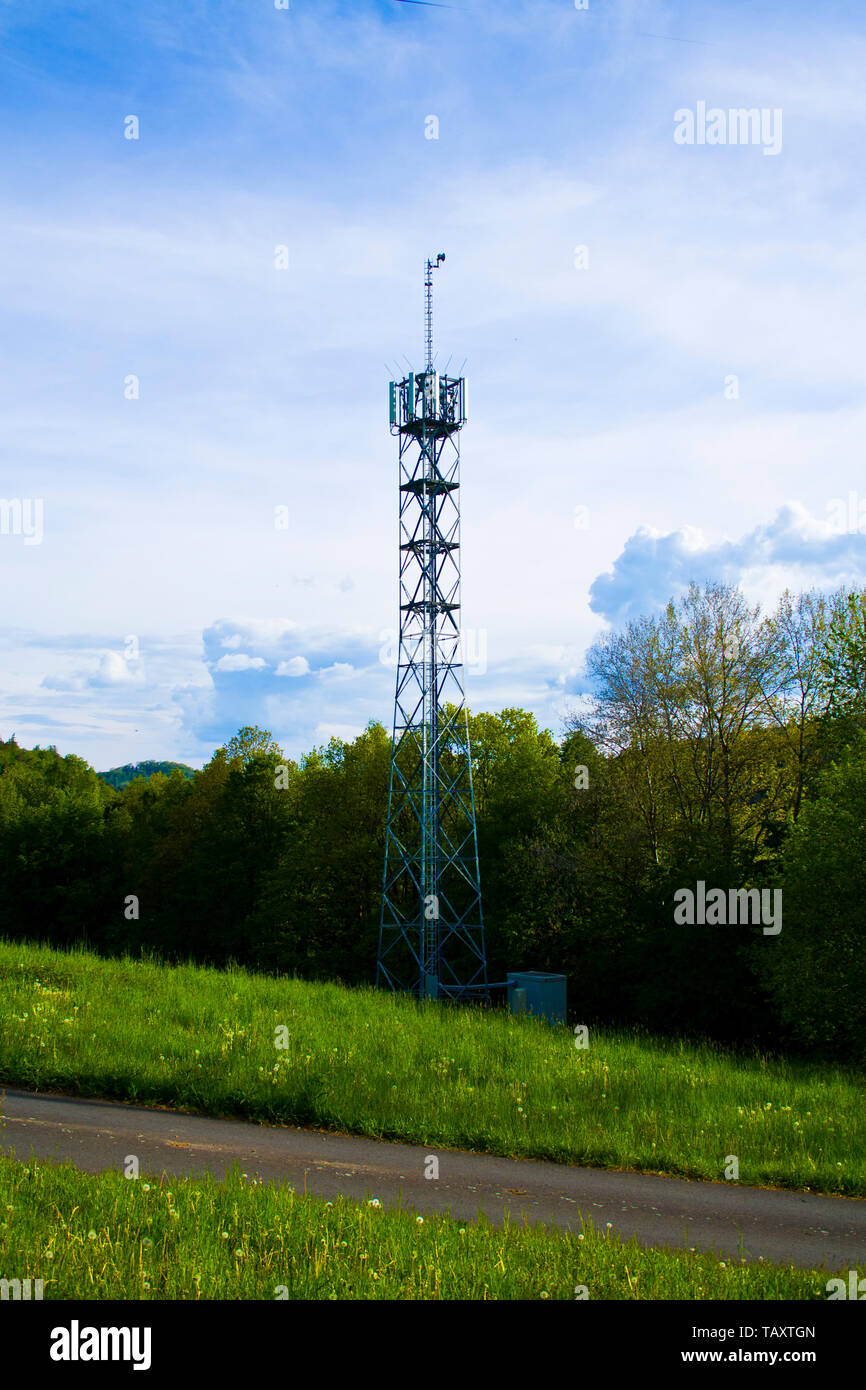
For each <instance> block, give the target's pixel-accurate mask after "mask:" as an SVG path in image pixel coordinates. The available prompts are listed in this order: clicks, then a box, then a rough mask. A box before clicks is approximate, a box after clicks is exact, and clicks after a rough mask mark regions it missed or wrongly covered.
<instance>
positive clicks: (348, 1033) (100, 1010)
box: [0, 942, 866, 1196]
mask: <svg viewBox="0 0 866 1390" xmlns="http://www.w3.org/2000/svg"><path fill="white" fill-rule="evenodd" d="M0 1017H2V1019H3V1027H2V1035H0V1083H5V1084H6V1085H10V1086H11V1085H17V1086H22V1087H29V1088H31V1089H41V1090H48V1091H51V1090H53V1091H58V1092H65V1093H70V1094H74V1093H78V1094H81V1095H91V1096H104V1097H109V1098H116V1099H122V1100H129V1101H136V1102H138V1103H140V1104H151V1105H165V1106H171V1107H176V1108H178V1109H188V1110H194V1111H199V1112H201V1113H203V1114H211V1115H241V1116H248V1117H250V1118H254V1119H258V1120H262V1121H265V1122H267V1123H270V1124H281V1123H285V1124H289V1123H291V1124H299V1125H312V1126H318V1127H320V1128H330V1129H335V1130H341V1131H344V1132H346V1133H357V1134H365V1135H371V1136H374V1137H380V1138H387V1139H396V1140H402V1141H404V1142H407V1143H417V1144H423V1145H426V1146H428V1147H437V1146H438V1147H440V1148H462V1149H474V1150H479V1151H486V1152H491V1153H497V1154H502V1155H506V1156H510V1155H513V1156H517V1157H523V1158H545V1159H552V1160H554V1161H556V1162H561V1163H575V1164H589V1165H594V1166H597V1167H610V1168H631V1169H638V1170H644V1171H647V1172H656V1173H672V1174H681V1175H685V1176H688V1177H695V1178H710V1179H717V1180H723V1176H724V1164H725V1159H726V1156H727V1155H729V1154H734V1155H736V1156H737V1158H738V1160H739V1180H740V1182H741V1183H747V1184H758V1185H764V1186H778V1187H793V1188H800V1189H806V1190H811V1191H813V1192H828V1193H841V1194H847V1195H852V1196H853V1195H858V1196H863V1195H866V1095H864V1087H863V1077H862V1076H860V1075H858V1074H856V1073H853V1072H845V1071H842V1070H839V1069H835V1068H832V1067H829V1066H827V1067H824V1066H818V1065H814V1066H809V1065H803V1064H798V1065H795V1064H792V1063H786V1062H783V1061H768V1060H767V1059H765V1058H761V1057H755V1058H752V1059H750V1058H745V1057H740V1056H737V1055H734V1054H729V1053H726V1052H724V1051H723V1050H722V1049H719V1048H714V1047H708V1046H706V1047H704V1046H692V1045H687V1044H682V1045H680V1044H676V1043H667V1042H665V1043H663V1042H661V1041H654V1040H653V1039H652V1038H649V1037H642V1036H634V1035H631V1036H630V1035H616V1034H612V1033H609V1034H601V1033H591V1034H590V1038H589V1043H590V1046H589V1048H588V1049H587V1050H578V1049H577V1048H575V1046H574V1038H573V1036H572V1034H571V1033H570V1032H569V1031H568V1030H567V1029H565V1028H550V1027H548V1026H547V1025H546V1024H544V1023H540V1022H536V1021H534V1020H526V1019H514V1018H511V1017H510V1016H509V1015H507V1014H506V1013H504V1012H499V1011H492V1012H489V1013H487V1014H484V1013H483V1012H482V1011H480V1010H475V1009H453V1008H448V1007H445V1006H441V1005H437V1004H422V1005H418V1004H416V1003H415V1002H414V1001H412V1000H408V999H400V998H397V997H394V996H389V995H384V994H381V993H378V992H377V991H375V990H372V989H361V990H349V989H345V988H342V987H341V986H338V985H327V984H326V985H318V984H309V983H304V982H302V981H299V980H292V979H274V978H270V977H266V976H257V975H250V974H246V973H244V972H242V971H217V970H206V969H200V968H197V967H192V966H184V967H168V966H164V965H158V964H153V963H148V962H140V961H131V960H122V961H118V960H103V959H100V958H98V957H96V956H93V955H88V954H86V953H83V952H71V953H68V954H67V953H64V952H59V951H55V950H50V949H48V948H39V947H33V946H25V945H16V944H14V943H8V942H5V943H0ZM280 1025H284V1026H285V1027H286V1028H287V1030H288V1034H287V1043H288V1045H287V1047H286V1048H284V1049H280V1048H278V1047H277V1046H276V1045H275V1029H276V1028H277V1027H278V1026H280Z"/></svg>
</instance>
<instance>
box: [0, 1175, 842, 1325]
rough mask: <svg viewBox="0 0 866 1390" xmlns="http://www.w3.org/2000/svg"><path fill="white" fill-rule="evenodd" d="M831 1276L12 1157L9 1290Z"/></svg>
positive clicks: (285, 1289)
mask: <svg viewBox="0 0 866 1390" xmlns="http://www.w3.org/2000/svg"><path fill="white" fill-rule="evenodd" d="M827 1277H828V1276H827V1274H826V1273H818V1272H816V1273H812V1272H809V1271H806V1270H797V1269H790V1268H780V1267H775V1266H772V1265H765V1264H758V1265H746V1264H742V1263H740V1262H731V1261H724V1262H722V1261H719V1260H718V1259H717V1258H716V1257H715V1256H714V1255H691V1254H688V1253H686V1252H668V1251H658V1250H644V1249H642V1248H641V1247H640V1246H639V1245H638V1244H637V1242H636V1241H633V1240H632V1241H630V1242H628V1243H625V1242H621V1241H620V1240H619V1239H618V1238H616V1237H614V1236H610V1235H607V1236H605V1235H601V1234H600V1233H599V1232H597V1231H595V1230H594V1229H593V1228H592V1226H591V1225H586V1226H584V1228H583V1233H582V1234H580V1235H578V1234H575V1235H571V1234H569V1233H563V1232H560V1231H556V1230H549V1229H545V1228H544V1227H540V1226H536V1227H523V1226H510V1227H505V1228H499V1229H497V1228H495V1227H492V1226H489V1225H488V1224H487V1223H486V1221H484V1220H483V1218H482V1219H481V1220H480V1221H478V1222H477V1223H473V1222H468V1223H467V1222H458V1221H452V1220H450V1219H449V1218H447V1217H444V1216H430V1217H426V1218H424V1220H423V1221H422V1220H419V1219H418V1218H417V1217H416V1216H415V1215H414V1214H412V1213H410V1212H391V1211H385V1210H384V1209H383V1208H377V1207H375V1206H372V1205H370V1204H369V1203H358V1202H353V1201H350V1200H348V1199H341V1200H339V1201H336V1202H334V1203H333V1204H331V1203H327V1202H322V1201H320V1200H317V1199H314V1198H312V1197H304V1196H301V1195H299V1194H296V1193H294V1192H293V1191H292V1189H291V1188H289V1187H286V1186H284V1185H283V1186H279V1187H275V1186H274V1187H272V1186H269V1185H267V1184H261V1185H257V1186H254V1185H253V1184H252V1183H250V1182H248V1181H244V1179H243V1177H242V1176H241V1175H240V1174H239V1173H237V1172H235V1173H234V1174H232V1175H231V1176H230V1177H229V1179H228V1180H227V1181H226V1182H225V1183H218V1182H216V1181H215V1180H214V1179H213V1178H211V1177H209V1176H207V1175H205V1176H204V1177H199V1178H190V1179H182V1178H179V1179H176V1178H172V1179H171V1181H170V1182H165V1183H164V1184H163V1185H160V1183H159V1182H158V1181H157V1180H156V1179H155V1178H150V1179H148V1178H146V1177H144V1176H142V1177H141V1178H139V1179H128V1178H125V1177H124V1176H123V1175H122V1174H121V1173H120V1172H116V1173H105V1174H102V1175H100V1176H99V1177H94V1176H92V1175H91V1174H89V1173H81V1172H79V1171H78V1170H77V1169H76V1168H74V1167H72V1166H71V1165H69V1164H64V1165H55V1164H50V1163H34V1162H30V1163H16V1162H14V1161H12V1160H10V1159H6V1158H3V1157H0V1278H5V1279H41V1280H42V1281H43V1298H45V1299H55V1298H68V1299H110V1298H133V1299H197V1298H205V1299H208V1298H214V1299H251V1298H260V1299H275V1298H279V1297H282V1298H290V1299H315V1298H325V1299H327V1298H330V1299H340V1300H345V1299H418V1300H425V1301H427V1300H435V1299H458V1298H459V1299H515V1298H519V1299H546V1298H550V1299H574V1298H576V1297H580V1298H581V1299H583V1298H590V1299H698V1300H703V1299H742V1298H754V1299H777V1298H778V1299H822V1300H823V1299H826V1297H827V1293H826V1280H827Z"/></svg>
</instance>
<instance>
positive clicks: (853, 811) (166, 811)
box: [0, 584, 866, 1065]
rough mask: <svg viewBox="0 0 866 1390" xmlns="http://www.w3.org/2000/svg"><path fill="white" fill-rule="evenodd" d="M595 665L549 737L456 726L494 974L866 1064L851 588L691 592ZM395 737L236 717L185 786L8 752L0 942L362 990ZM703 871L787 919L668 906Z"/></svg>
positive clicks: (865, 802) (662, 1026) (634, 1014)
mask: <svg viewBox="0 0 866 1390" xmlns="http://www.w3.org/2000/svg"><path fill="white" fill-rule="evenodd" d="M586 669H587V676H588V680H589V682H590V684H591V687H592V690H593V694H592V696H591V697H587V698H586V699H585V700H584V701H583V702H582V705H581V708H580V709H579V710H578V711H576V712H575V713H573V714H572V715H571V716H570V717H569V719H568V721H567V723H566V726H565V727H564V729H563V731H562V734H561V736H560V737H559V738H556V737H554V736H553V734H552V733H551V732H550V731H548V730H545V729H541V728H539V727H538V724H537V722H536V719H535V717H534V716H533V715H532V714H531V713H529V712H527V711H525V710H522V709H503V710H501V711H500V712H499V713H496V714H492V713H478V714H470V716H469V734H470V740H471V747H472V765H473V780H474V790H475V800H476V813H477V821H478V844H479V856H480V863H481V882H482V890H483V896H484V911H485V927H486V933H487V949H488V961H489V969H490V978H491V979H492V980H495V981H498V980H503V979H504V977H505V972H506V971H507V970H516V969H537V970H552V971H559V972H563V973H565V974H566V975H567V976H568V989H569V1005H570V1013H571V1014H572V1015H573V1017H574V1019H575V1020H578V1021H581V1022H584V1023H587V1024H593V1023H603V1024H605V1025H606V1026H617V1027H618V1026H622V1027H638V1028H641V1029H646V1030H647V1031H650V1032H653V1033H656V1034H664V1035H682V1036H689V1037H695V1038H698V1037H699V1038H709V1039H712V1040H714V1041H717V1042H720V1043H724V1044H726V1045H733V1046H739V1045H742V1046H745V1047H755V1046H757V1047H759V1048H761V1049H763V1050H766V1051H773V1050H779V1049H784V1050H787V1051H789V1052H791V1053H793V1054H802V1055H822V1056H828V1057H833V1058H836V1059H838V1060H840V1061H850V1062H853V1063H855V1064H856V1065H860V1064H862V1063H863V1062H866V963H864V962H866V924H864V912H863V885H864V868H863V865H864V862H866V590H864V591H860V590H847V589H840V590H838V591H837V592H835V593H832V594H829V595H824V594H820V593H817V592H815V591H810V592H806V593H800V594H792V593H790V592H786V593H785V594H784V595H783V596H782V597H781V599H780V600H779V602H778V605H777V607H776V608H775V610H774V611H772V612H767V613H763V612H762V611H761V609H760V608H759V607H758V606H750V604H749V603H748V602H747V601H746V599H745V597H744V596H743V594H742V592H741V591H740V590H739V589H738V588H736V587H734V586H729V585H724V584H707V585H704V586H697V585H692V586H691V588H690V589H689V591H688V592H687V593H686V594H685V595H684V596H683V597H681V598H680V599H678V600H675V601H674V600H672V601H671V603H670V604H669V605H668V606H667V608H666V609H665V610H664V611H663V612H661V613H660V614H657V615H655V616H649V617H645V618H642V619H640V620H636V621H634V622H632V623H630V624H629V625H628V626H626V627H625V628H624V629H623V630H621V631H619V632H611V633H608V634H606V635H604V636H603V637H601V638H600V639H599V640H598V641H597V642H596V643H595V644H594V646H593V647H592V648H591V649H590V651H589V652H588V654H587V661H586ZM390 752H391V744H390V737H389V734H388V733H387V731H386V730H385V729H384V728H383V726H382V725H381V724H379V723H375V722H371V723H370V724H369V725H368V727H367V728H366V730H365V731H364V732H363V733H362V734H361V735H360V736H359V737H357V738H356V739H354V740H353V741H351V742H343V741H341V740H338V739H332V740H331V741H330V743H329V744H328V745H327V746H325V747H320V748H316V749H314V750H312V751H311V752H310V753H308V754H307V755H306V756H304V757H303V758H301V759H300V760H299V761H293V760H288V759H286V757H285V756H284V754H283V752H282V750H281V749H280V747H279V746H278V745H277V743H276V742H275V741H274V740H273V738H272V737H271V735H270V733H268V732H267V731H265V730H260V729H258V728H252V727H245V728H242V729H240V730H239V731H238V733H237V734H236V735H235V736H234V737H233V738H232V739H230V740H229V742H228V743H226V744H225V746H223V747H221V748H219V749H217V750H216V752H215V753H214V755H213V757H212V758H211V759H210V761H209V762H208V763H207V765H206V766H205V767H203V768H202V769H201V770H200V771H197V772H195V773H194V774H193V775H192V776H190V775H189V769H187V768H184V767H181V766H176V767H174V768H173V770H171V771H170V772H169V773H168V774H166V773H165V772H162V771H158V772H154V773H152V774H151V775H139V776H134V777H133V779H132V780H126V779H125V778H124V776H123V775H122V774H123V773H125V772H126V771H127V769H113V772H114V773H116V774H121V775H120V776H116V777H114V778H113V779H109V780H106V777H105V776H104V775H103V776H100V775H99V774H97V773H96V772H95V771H94V770H93V769H92V768H91V767H90V766H89V765H88V764H87V763H86V762H85V761H83V760H82V759H80V758H78V757H76V756H72V755H70V756H66V757H61V756H60V755H59V754H58V753H57V752H56V751H55V750H54V749H42V748H34V749H25V748H22V747H20V746H19V745H18V744H17V743H16V742H15V740H14V737H13V738H11V739H10V740H9V741H7V742H0V883H2V886H3V892H2V896H0V936H2V937H5V938H7V939H9V940H13V941H21V940H29V941H42V942H46V943H50V944H51V945H54V946H68V945H72V944H73V943H83V944H86V945H88V946H89V947H90V948H91V949H95V950H97V951H99V952H102V953H105V954H111V955H119V954H123V953H125V952H128V953H131V954H135V955H138V954H140V953H145V954H148V955H150V956H154V957H156V958H158V959H164V960H171V961H179V960H193V961H198V962H204V963H213V964H220V965H222V964H225V963H227V962H230V961H235V962H237V963H238V964H241V965H244V966H246V967H248V968H252V969H256V970H260V971H263V972H269V973H288V974H293V975H297V976H299V977H301V978H306V979H339V980H341V981H343V982H345V983H347V984H358V983H362V982H371V981H372V980H373V978H374V973H375V962H376V943H377V933H378V921H379V907H380V895H381V887H382V865H383V853H384V834H385V821H386V815H387V802H388V777H389V762H390ZM145 770H146V769H145ZM112 780H113V781H115V782H117V783H118V784H119V785H112ZM698 882H703V883H705V884H707V885H712V887H714V888H721V889H723V890H728V889H748V888H758V889H764V888H767V889H773V890H776V889H778V890H781V894H782V897H781V899H780V901H781V902H782V903H783V905H784V906H783V917H782V929H781V930H780V931H779V932H778V933H777V934H775V935H765V934H763V933H762V931H761V928H760V926H755V925H725V926H719V925H705V924H702V925H688V924H681V923H679V922H677V921H675V917H674V895H675V894H676V893H677V891H678V890H682V889H683V888H692V889H694V887H695V885H696V883H698Z"/></svg>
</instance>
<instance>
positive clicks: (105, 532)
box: [0, 0, 866, 767]
mask: <svg viewBox="0 0 866 1390" xmlns="http://www.w3.org/2000/svg"><path fill="white" fill-rule="evenodd" d="M864 65H866V24H864V16H863V12H862V8H861V7H860V6H855V5H854V4H838V3H836V4H834V3H832V0H831V3H823V4H822V5H821V6H820V7H819V6H815V5H814V4H812V3H808V4H807V3H799V0H794V2H793V3H788V4H785V5H781V4H765V3H760V2H758V3H739V0H738V2H737V3H733V4H727V5H724V4H720V5H717V4H707V5H700V6H694V5H689V4H685V3H668V4H655V3H637V0H622V3H615V0H614V2H609V3H602V0H589V4H588V7H587V8H586V9H584V10H578V9H576V8H575V5H574V0H501V3H494V2H493V0H473V3H471V4H469V3H467V4H466V5H465V6H457V5H456V4H455V8H454V9H437V8H433V7H424V6H420V5H410V4H401V3H398V0H354V2H353V3H351V4H349V3H336V2H335V0H334V2H329V0H290V8H289V9H288V10H278V9H276V8H275V6H274V4H273V0H237V2H236V3H235V2H234V0H207V2H206V0H185V3H183V4H180V3H177V0H173V2H172V3H162V2H161V0H149V3H148V4H147V5H137V6H136V5H127V6H124V5H117V4H116V3H114V0H110V3H102V2H101V0H87V2H86V3H67V4H64V5H63V6H57V5H56V4H55V3H53V0H51V2H49V0H29V2H28V4H27V6H21V5H20V4H18V3H0V77H2V81H0V119H2V122H3V126H4V138H3V140H2V144H0V162H2V177H0V199H2V218H0V292H2V301H3V305H4V311H5V320H6V323H5V332H4V334H3V337H2V346H0V352H2V371H0V408H2V415H3V422H4V429H3V431H2V436H0V498H3V499H5V500H6V501H7V502H10V503H11V502H14V501H15V500H16V499H17V500H18V501H20V502H21V503H22V505H24V507H25V510H24V512H23V515H24V516H25V517H26V516H27V515H28V513H27V510H26V504H27V501H28V499H29V502H30V505H31V512H30V516H31V519H32V517H33V516H34V515H35V513H34V512H33V510H32V507H33V505H34V504H35V502H36V500H37V499H39V500H40V502H41V507H42V520H41V526H40V535H39V543H35V541H36V539H37V537H36V535H35V534H31V535H30V536H29V537H28V536H27V535H25V534H24V530H25V529H26V528H25V527H24V526H23V524H22V525H21V526H17V527H16V524H15V521H14V510H10V509H7V513H6V516H7V520H6V522H5V523H4V529H3V531H2V533H0V573H2V583H3V595H4V603H3V617H2V620H0V623H2V626H0V646H2V662H0V733H2V735H3V736H8V735H9V734H10V733H12V732H15V733H16V735H17V737H18V740H19V742H21V743H26V744H33V743H37V742H38V743H41V744H43V745H45V744H49V743H54V744H56V745H57V747H58V749H59V751H60V752H62V753H70V752H75V753H79V754H81V755H82V756H84V757H86V758H88V759H89V760H90V761H91V762H93V763H94V764H95V765H96V766H97V767H108V766H110V765H113V764H117V763H121V762H127V761H133V760H138V759H141V758H175V759H179V760H182V761H185V762H190V763H192V764H194V765H200V764H201V763H202V762H203V761H205V760H206V759H207V758H208V757H209V756H210V754H211V752H212V750H213V748H214V747H215V746H216V745H217V744H218V743H220V742H223V741H225V739H226V738H228V737H230V736H231V734H232V733H233V732H234V731H235V729H236V728H237V727H238V726H239V725H241V724H244V723H261V724H264V725H266V726H267V727H268V728H270V729H271V730H272V732H273V733H274V735H275V736H276V737H277V738H278V739H279V740H280V742H281V743H282V744H283V746H284V747H285V748H286V749H287V751H289V752H290V753H291V754H293V755H299V754H301V753H303V752H304V751H306V750H307V749H309V748H310V747H311V746H313V745H314V744H317V743H321V742H323V741H326V740H327V739H328V737H330V735H331V734H332V733H336V734H338V735H340V736H342V737H351V736H352V735H353V734H355V733H356V732H359V731H360V730H361V729H362V728H363V727H364V726H365V724H366V723H367V721H368V720H369V719H371V718H378V719H381V720H382V721H383V722H385V723H386V724H387V723H389V722H390V717H391V709H392V703H393V681H394V668H393V665H392V664H391V663H390V661H389V643H390V641H391V638H390V636H389V633H390V632H391V631H392V630H393V628H394V626H395V625H396V621H397V602H398V595H397V491H396V487H397V466H396V451H395V445H394V441H393V440H392V439H391V437H390V435H389V433H388V427H387V384H388V380H389V371H388V368H387V366H386V363H398V364H400V363H402V364H403V365H405V358H406V357H408V358H409V359H410V360H411V361H412V362H413V364H414V363H416V362H417V363H419V364H420V358H421V351H422V346H423V339H422V329H423V283H422V282H423V273H422V266H423V261H424V258H425V257H426V256H427V255H428V254H431V253H432V254H435V253H436V252H438V251H445V252H446V255H447V261H446V264H445V266H444V267H443V268H442V269H441V270H440V271H439V272H437V280H436V289H435V295H436V346H437V350H438V352H439V354H440V357H439V360H440V362H441V363H444V362H445V361H446V360H447V359H448V358H449V357H451V358H452V367H454V366H456V367H459V366H460V365H461V364H462V363H463V361H464V359H465V360H466V365H465V374H466V377H467V381H468V402H469V423H468V424H467V427H466V429H465V431H464V435H463V464H462V480H463V487H462V505H463V536H462V539H463V620H464V624H465V625H466V627H467V629H468V630H469V640H470V646H471V648H472V650H473V652H474V653H475V659H474V660H473V659H470V661H469V670H468V676H467V684H468V693H469V700H470V704H471V706H472V708H473V709H499V708H502V707H504V706H508V705H522V706H524V707H527V708H531V709H533V710H534V711H535V712H536V713H537V715H538V717H539V719H540V720H541V721H542V722H543V723H544V724H545V725H547V726H548V727H550V728H552V729H554V731H557V730H558V729H559V728H560V726H561V721H562V718H563V716H564V715H565V714H566V713H567V711H568V709H569V708H570V707H572V706H573V705H574V702H575V700H576V699H578V698H579V694H580V692H581V690H582V689H583V687H584V682H583V675H582V669H583V657H584V653H585V651H586V648H587V646H588V645H589V643H591V642H592V641H593V640H594V639H595V638H596V637H597V636H598V635H599V633H600V632H602V631H604V630H605V628H606V627H607V626H608V625H609V624H613V625H617V624H619V623H621V622H623V621H625V620H627V619H628V618H630V617H634V616H635V615H637V614H638V613H641V612H644V611H650V610H651V609H653V608H654V607H656V606H657V605H658V604H660V603H663V602H664V601H665V600H666V599H667V598H668V597H669V596H670V595H671V594H672V593H676V592H678V591H679V590H680V589H681V588H682V587H683V586H684V585H686V584H687V583H688V581H689V579H691V578H694V579H696V580H698V581H699V582H701V581H703V580H706V579H711V578H724V579H727V580H732V581H736V582H739V583H741V584H742V585H743V587H744V588H745V589H746V591H747V593H748V594H749V596H750V597H752V598H754V599H756V600H761V601H762V602H765V603H772V602H773V601H774V599H775V596H776V595H777V594H778V592H779V591H780V590H781V589H782V588H783V587H784V586H785V585H790V586H791V587H794V588H801V587H810V586H812V585H817V586H819V587H822V588H832V587H835V586H836V585H837V584H839V583H845V582H856V583H862V582H864V571H866V478H864V469H863V460H862V450H863V445H862V440H863V438H864V435H866V409H864V375H866V359H864V353H863V341H864V309H866V268H864V258H863V254H862V241H863V223H864V203H866V192H864V180H863V177H862V169H863V148H864V137H866V89H864V84H863V81H862V72H863V70H864ZM699 103H705V104H706V107H707V108H720V109H721V110H722V111H723V112H728V111H729V110H730V109H732V108H740V107H744V108H757V109H759V110H766V111H767V112H768V113H773V112H777V111H778V112H781V117H780V122H781V124H780V127H779V128H780V132H781V148H779V149H778V151H777V152H775V153H765V148H766V144H764V145H762V144H761V143H755V144H741V143H737V144H734V143H727V142H726V143H725V144H724V145H721V144H716V145H712V144H708V143H700V144H699V143H695V144H692V145H683V144H678V143H677V142H676V141H675V139H674V131H675V112H678V111H682V110H684V109H685V110H689V111H697V109H698V104H699ZM129 116H135V117H136V118H137V120H138V126H139V131H138V133H139V138H138V139H137V140H131V139H127V138H125V134H124V130H125V123H126V121H127V118H128V117H129ZM431 116H435V117H436V121H437V122H438V138H435V139H431V138H427V133H429V131H430V130H431V123H430V121H429V119H428V118H430V117H431ZM278 246H285V247H287V248H288V268H287V269H278V268H276V265H275V248H276V247H278ZM581 247H583V248H585V250H584V251H583V252H580V251H578V250H577V249H576V248H581ZM131 377H135V378H137V382H138V398H137V399H135V398H132V399H128V398H127V393H128V389H129V388H128V381H129V378H131ZM734 379H735V380H734ZM842 504H844V506H843V505H842ZM281 508H282V509H284V510H283V511H282V512H280V511H278V509H281ZM861 513H862V523H861V519H860V518H861ZM278 516H279V517H281V518H284V519H285V520H286V521H287V524H286V525H285V526H278V525H277V524H275V523H276V519H277V517H278ZM840 517H841V518H842V519H841V521H840ZM31 529H32V528H31Z"/></svg>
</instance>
